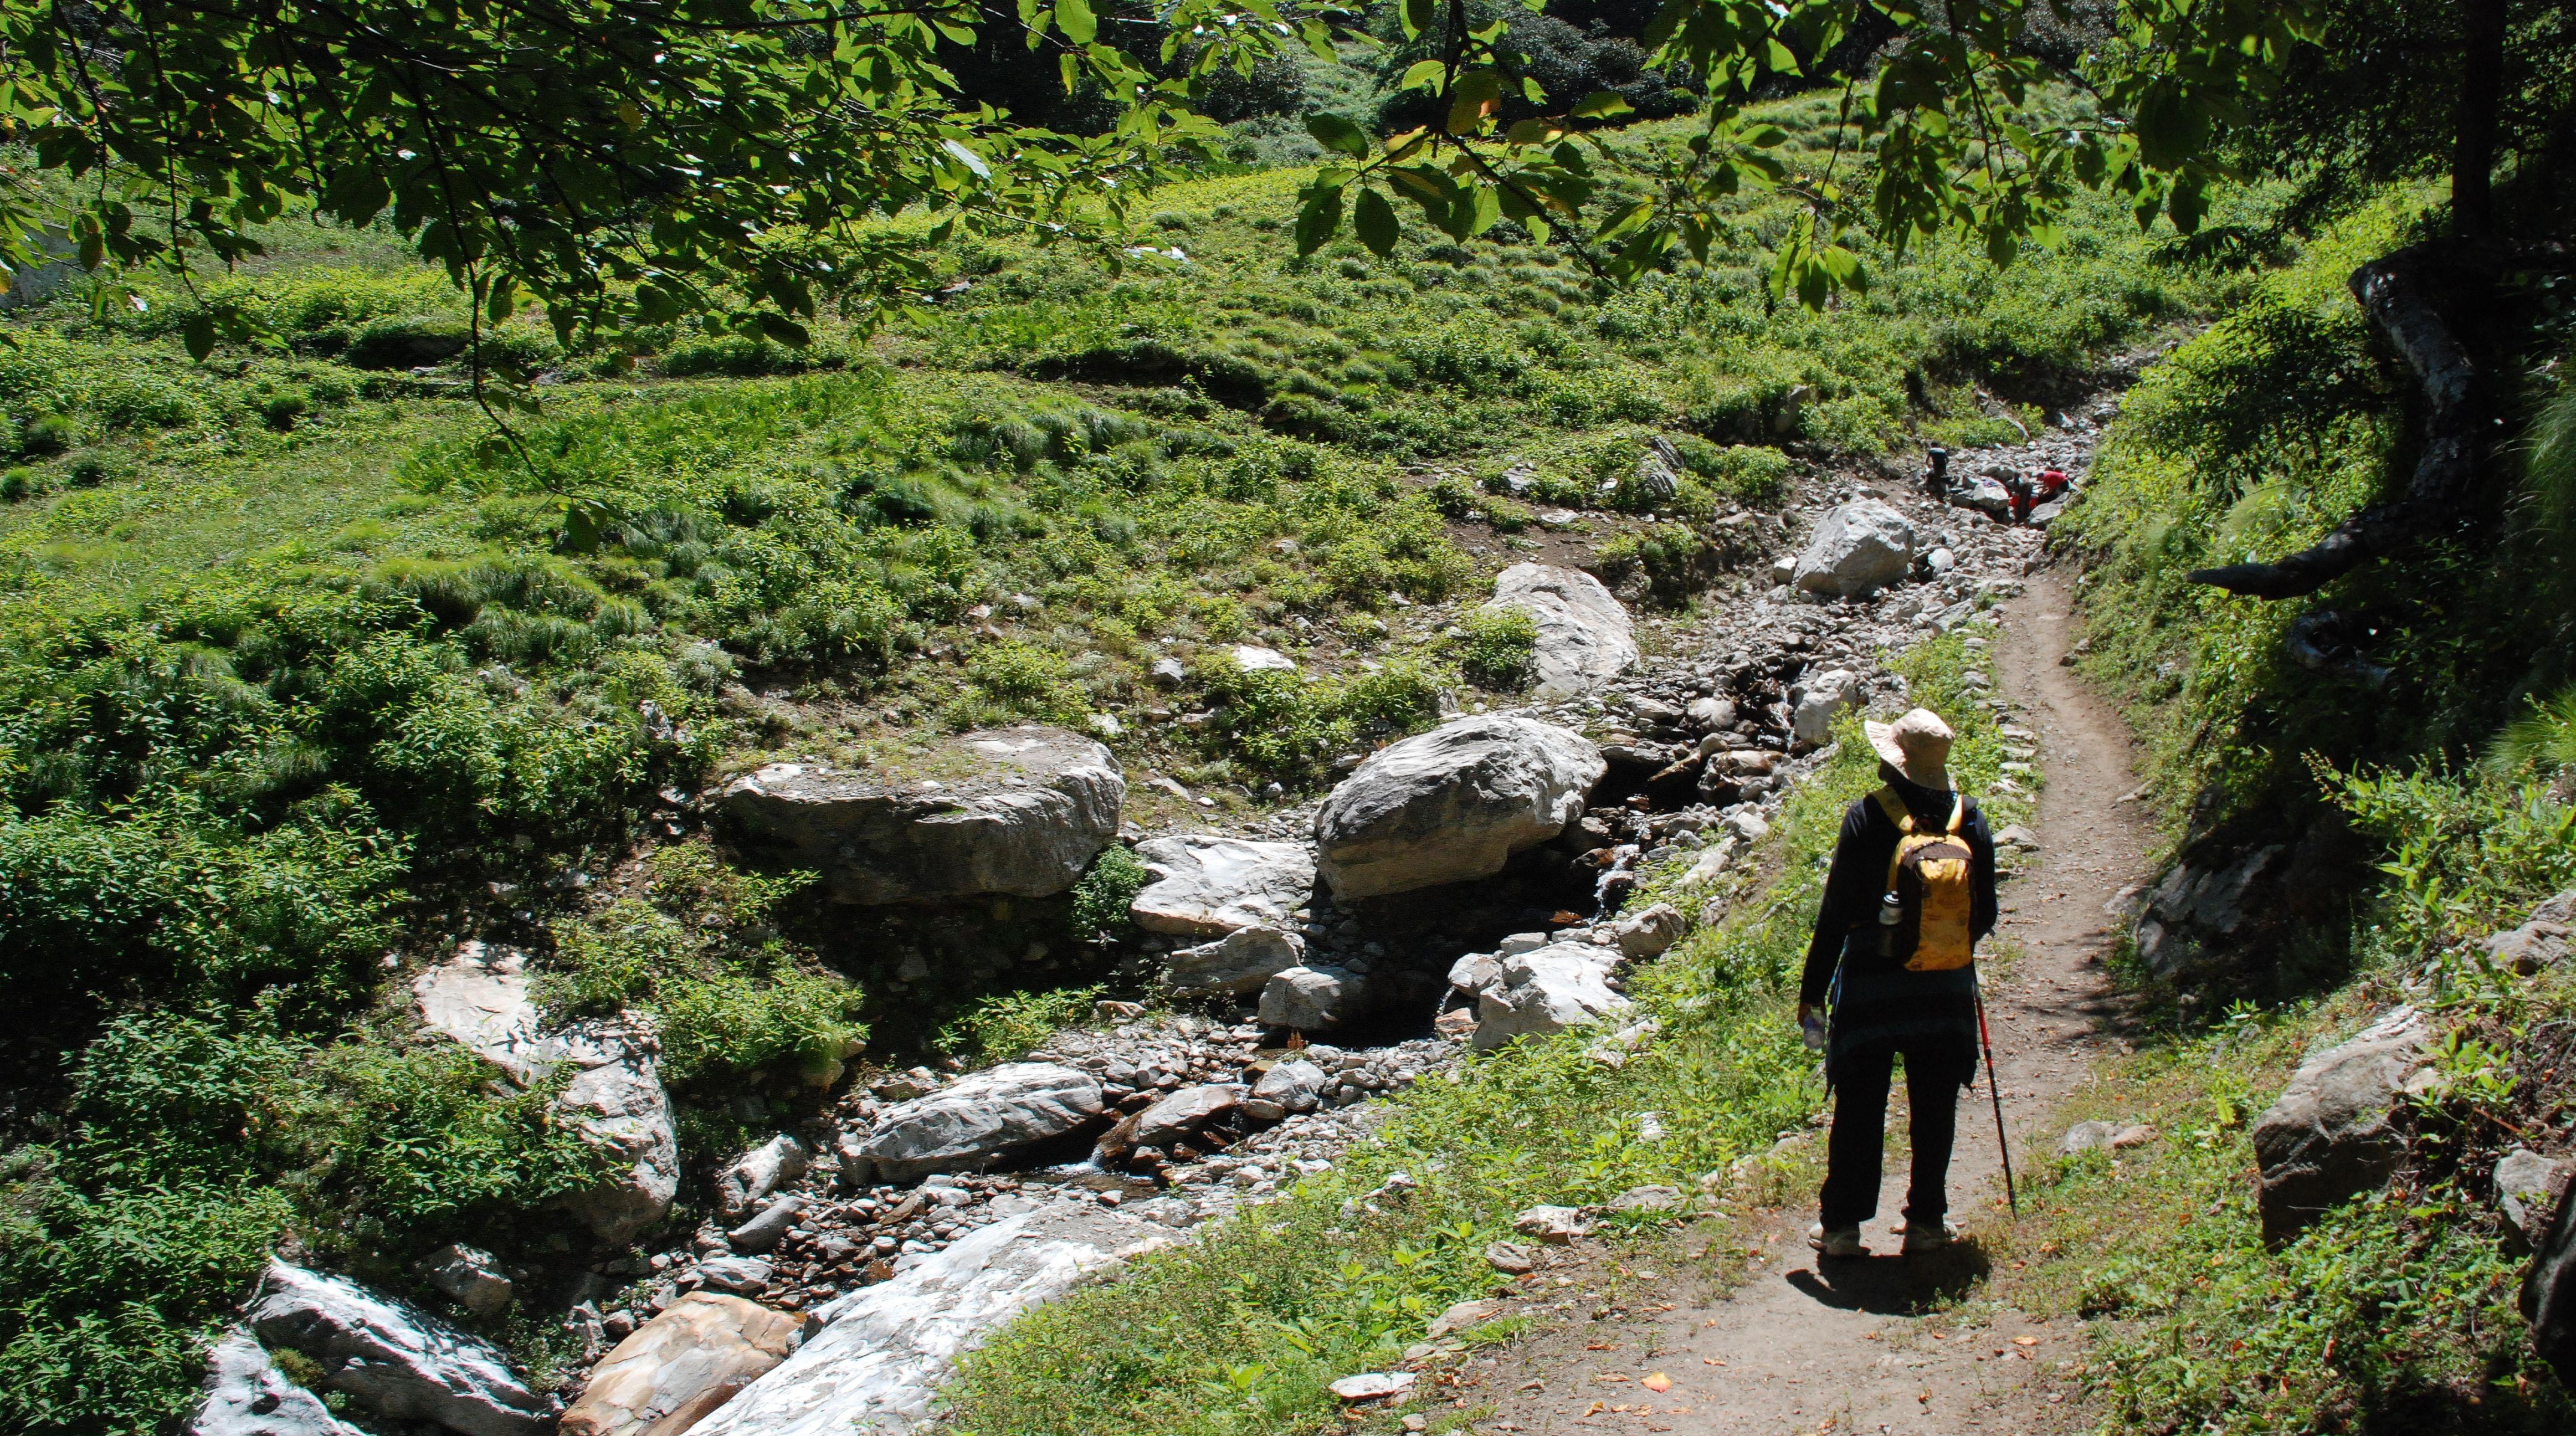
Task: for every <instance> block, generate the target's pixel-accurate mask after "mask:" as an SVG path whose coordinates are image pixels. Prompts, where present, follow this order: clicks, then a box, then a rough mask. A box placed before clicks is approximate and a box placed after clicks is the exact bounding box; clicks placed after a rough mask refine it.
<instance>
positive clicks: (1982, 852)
mask: <svg viewBox="0 0 2576 1436" xmlns="http://www.w3.org/2000/svg"><path fill="white" fill-rule="evenodd" d="M1878 776H1879V778H1880V780H1881V781H1882V782H1885V783H1886V784H1887V785H1888V786H1889V787H1891V788H1894V789H1895V790H1896V796H1897V797H1898V798H1899V799H1900V800H1902V801H1903V802H1904V804H1905V807H1906V810H1907V811H1908V812H1911V813H1912V814H1913V815H1914V825H1915V829H1916V831H1918V832H1922V831H1939V830H1940V829H1942V828H1943V827H1945V826H1947V825H1948V823H1949V821H1950V804H1951V801H1952V799H1953V797H1954V796H1955V795H1954V794H1952V793H1949V792H1947V791H1936V790H1934V789H1931V788H1926V787H1922V786H1920V785H1919V784H1916V783H1912V782H1909V781H1907V780H1906V779H1905V778H1904V777H1903V776H1902V775H1900V774H1899V773H1898V772H1897V771H1896V769H1895V768H1894V767H1893V766H1891V765H1889V764H1886V763H1881V764H1879V765H1878ZM1902 836H1903V834H1902V833H1900V832H1898V831H1897V827H1896V822H1895V820H1894V819H1892V818H1890V817H1888V816H1887V813H1886V812H1885V811H1884V810H1883V809H1881V808H1880V807H1879V805H1878V801H1877V799H1875V798H1868V797H1865V798H1862V799H1860V800H1858V801H1856V802H1854V803H1853V804H1852V805H1851V807H1849V808H1848V809H1846V810H1844V812H1843V830H1842V836H1841V837H1840V838H1838V839H1836V840H1835V843H1834V861H1833V866H1832V867H1830V868H1828V869H1827V870H1826V872H1825V898H1824V903H1823V905H1822V906H1821V908H1820V909H1819V910H1818V912H1817V913H1816V935H1815V937H1814V938H1813V939H1812V940H1811V941H1809V942H1808V944H1807V966H1806V970H1805V971H1804V972H1803V973H1802V974H1801V975H1800V977H1799V979H1798V1000H1799V1001H1800V1002H1803V1003H1808V1004H1810V1005H1814V1004H1820V1003H1822V1002H1823V1001H1824V1000H1825V994H1826V990H1827V989H1828V988H1829V987H1831V986H1832V984H1833V979H1834V965H1835V964H1836V963H1837V962H1840V961H1842V960H1844V959H1843V949H1844V946H1845V944H1846V942H1847V941H1848V939H1849V938H1850V936H1851V933H1852V930H1853V929H1854V928H1857V927H1859V926H1861V925H1862V924H1864V923H1874V922H1876V921H1877V920H1878V901H1879V897H1880V895H1881V894H1883V893H1885V892H1886V891H1887V864H1888V861H1889V860H1890V859H1892V858H1894V857H1895V856H1896V844H1897V841H1898V839H1899V838H1901V837H1902ZM1959 837H1960V839H1961V840H1962V841H1964V842H1965V843H1966V844H1967V845H1968V852H1969V854H1970V861H1969V864H1968V879H1969V884H1970V888H1969V900H1968V928H1969V932H1970V934H1971V936H1972V937H1974V938H1977V939H1982V938H1984V937H1985V935H1986V934H1987V933H1990V932H1992V931H1994V930H1995V917H1996V913H1997V910H1998V909H1997V904H1996V899H1995V840H1994V835H1993V834H1992V833H1990V832H1988V831H1987V830H1986V815H1985V813H1984V812H1983V811H1981V810H1980V809H1979V808H1978V807H1977V801H1976V799H1974V798H1971V799H1969V800H1968V811H1967V813H1966V815H1965V816H1964V817H1962V818H1961V819H1960V821H1959ZM1874 960H1875V961H1876V962H1879V963H1883V964H1885V966H1886V968H1887V969H1888V970H1889V971H1890V972H1903V971H1904V964H1903V963H1901V962H1899V961H1897V960H1896V959H1893V958H1879V959H1874ZM1852 961H1855V962H1865V961H1873V959H1871V958H1866V957H1854V958H1853V959H1852ZM1873 975H1875V974H1873Z"/></svg>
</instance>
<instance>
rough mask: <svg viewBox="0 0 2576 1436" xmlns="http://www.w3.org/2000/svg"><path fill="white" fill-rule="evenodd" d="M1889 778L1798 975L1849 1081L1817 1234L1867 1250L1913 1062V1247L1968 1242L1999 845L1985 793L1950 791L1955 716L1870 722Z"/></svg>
mask: <svg viewBox="0 0 2576 1436" xmlns="http://www.w3.org/2000/svg"><path fill="white" fill-rule="evenodd" d="M1862 726H1863V728H1864V730H1865V731H1866V732H1867V733H1868V735H1869V743H1870V746H1871V747H1872V748H1874V749H1876V750H1877V751H1878V756H1879V759H1880V762H1879V765H1878V775H1879V778H1880V779H1881V781H1883V782H1884V783H1885V784H1886V786H1885V787H1882V788H1880V789H1879V790H1878V791H1877V792H1875V793H1872V794H1870V795H1869V796H1868V797H1865V798H1862V799H1860V800H1859V801H1858V802H1855V803H1853V804H1852V805H1851V807H1850V808H1849V809H1848V810H1846V811H1845V812H1844V814H1843V830H1842V836H1841V838H1840V839H1839V840H1837V841H1836V843H1835V845H1834V860H1833V866H1832V868H1831V869H1830V870H1829V871H1828V872H1827V874H1826V876H1825V898H1824V906H1823V910H1822V911H1820V912H1819V913H1818V914H1817V915H1816V935H1815V939H1814V940H1813V941H1812V942H1810V943H1809V944H1808V945H1807V967H1806V972H1805V974H1804V975H1803V977H1802V978H1801V979H1800V981H1799V984H1798V1019H1799V1021H1800V1023H1801V1024H1807V1023H1809V1022H1810V1021H1811V1020H1812V1019H1814V1018H1816V1017H1818V1016H1822V1017H1824V1018H1825V1019H1826V1037H1825V1076H1826V1080H1827V1081H1828V1082H1829V1083H1830V1084H1831V1085H1832V1086H1833V1087H1834V1089H1835V1103H1834V1126H1833V1135H1832V1138H1831V1140H1830V1141H1829V1142H1828V1144H1827V1169H1826V1174H1825V1189H1824V1193H1823V1197H1822V1201H1821V1203H1820V1206H1821V1210H1820V1211H1819V1212H1818V1217H1819V1220H1818V1221H1817V1223H1816V1225H1815V1226H1814V1227H1812V1228H1810V1229H1809V1230H1808V1233H1807V1240H1808V1244H1809V1245H1811V1246H1813V1247H1815V1249H1816V1250H1817V1251H1819V1252H1821V1253H1823V1254H1824V1255H1826V1256H1829V1257H1848V1256H1863V1255H1866V1254H1867V1252H1866V1249H1865V1248H1863V1247H1862V1245H1861V1240H1860V1225H1861V1223H1862V1222H1865V1221H1867V1220H1869V1219H1870V1218H1871V1217H1872V1216H1875V1215H1876V1214H1877V1212H1878V1181H1879V1155H1880V1144H1881V1140H1882V1134H1883V1132H1884V1131H1885V1128H1886V1123H1887V1092H1888V1086H1889V1083H1890V1082H1891V1081H1892V1080H1893V1077H1894V1071H1895V1065H1896V1060H1897V1059H1898V1058H1899V1057H1902V1058H1904V1059H1905V1091H1906V1101H1907V1105H1908V1106H1909V1107H1910V1108H1911V1109H1912V1133H1913V1142H1914V1183H1913V1187H1912V1190H1910V1191H1909V1192H1908V1193H1907V1194H1906V1199H1905V1250H1907V1251H1908V1252H1921V1251H1932V1250H1936V1249H1938V1248H1940V1247H1943V1246H1946V1245H1948V1244H1949V1243H1950V1242H1952V1241H1954V1240H1956V1239H1957V1237H1958V1235H1959V1231H1958V1228H1957V1227H1954V1226H1952V1225H1951V1224H1950V1223H1949V1221H1948V1220H1947V1216H1948V1210H1949V1197H1948V1194H1947V1193H1946V1192H1945V1191H1944V1190H1943V1188H1944V1184H1945V1181H1946V1179H1947V1178H1948V1175H1949V1171H1950V1139H1951V1136H1952V1135H1953V1133H1954V1131H1955V1130H1956V1128H1957V1126H1958V1106H1959V1092H1960V1090H1961V1089H1962V1088H1964V1087H1966V1086H1967V1085H1968V1084H1969V1082H1971V1081H1972V1080H1973V1079H1974V1078H1975V1075H1976V1061H1977V988H1976V982H1977V969H1976V959H1975V947H1976V943H1977V940H1978V939H1980V938H1982V937H1984V936H1985V935H1986V934H1987V933H1989V932H1991V931H1993V930H1994V926H1995V844H1994V838H1993V837H1992V835H1990V834H1989V833H1988V832H1987V831H1986V819H1985V815H1984V814H1983V813H1981V812H1979V811H1978V810H1977V805H1976V802H1975V800H1973V799H1971V798H1969V797H1967V796H1966V795H1964V794H1961V793H1958V792H1955V791H1953V790H1952V789H1951V786H1950V773H1949V761H1950V744H1951V740H1952V734H1951V732H1950V725H1948V724H1946V723H1944V722H1942V721H1941V719H1940V717H1939V715H1937V714H1935V713H1933V712H1932V711H1930V710H1929V709H1924V708H1917V709H1915V710H1914V711H1913V712H1911V713H1908V714H1906V715H1905V716H1904V717H1902V718H1899V719H1897V720H1896V721H1895V722H1893V723H1867V724H1864V725H1862Z"/></svg>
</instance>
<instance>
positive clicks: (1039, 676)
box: [953, 642, 1090, 727]
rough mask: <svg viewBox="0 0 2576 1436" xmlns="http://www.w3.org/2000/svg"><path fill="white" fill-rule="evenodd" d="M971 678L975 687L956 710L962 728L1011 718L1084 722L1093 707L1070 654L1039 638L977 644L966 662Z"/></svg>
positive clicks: (969, 681)
mask: <svg viewBox="0 0 2576 1436" xmlns="http://www.w3.org/2000/svg"><path fill="white" fill-rule="evenodd" d="M966 679H967V682H968V684H969V685H971V686H970V687H969V688H968V690H967V692H966V693H965V694H964V695H962V696H961V698H960V700H959V702H958V704H957V705H955V712H954V715H953V716H954V719H955V721H957V723H958V724H959V726H961V727H977V726H981V725H983V724H985V723H988V722H992V721H995V720H997V719H1008V718H1043V719H1047V720H1049V721H1051V722H1057V723H1079V722H1081V721H1082V717H1083V714H1084V713H1086V712H1087V711H1088V710H1089V708H1090V705H1089V704H1088V703H1086V702H1085V701H1084V700H1083V696H1082V690H1081V689H1080V688H1079V687H1078V686H1077V685H1076V684H1075V683H1074V681H1073V665H1072V664H1071V663H1070V662H1069V661H1067V660H1066V658H1065V657H1064V655H1062V654H1060V653H1055V652H1052V651H1050V650H1048V649H1044V648H1040V647H1038V646H1037V645H1036V644H1033V643H1018V642H1005V643H993V644H987V645H985V646H984V647H981V648H978V649H976V650H975V656H974V657H972V658H970V659H968V660H967V661H966Z"/></svg>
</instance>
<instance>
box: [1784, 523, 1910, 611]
mask: <svg viewBox="0 0 2576 1436" xmlns="http://www.w3.org/2000/svg"><path fill="white" fill-rule="evenodd" d="M1920 547H1921V546H1920V544H1919V543H1918V542H1917V540H1916V538H1915V534H1914V525H1912V524H1911V523H1908V522H1907V521H1906V518H1905V515H1903V514H1900V513H1898V512H1897V511H1896V510H1894V509H1892V508H1889V507H1888V506H1887V505H1885V504H1883V503H1880V502H1879V501H1878V500H1876V499H1860V500H1856V501H1854V502H1852V503H1847V504H1843V505H1840V506H1839V507H1837V508H1835V509H1834V510H1833V511H1832V512H1831V513H1828V514H1826V515H1825V517H1824V520H1823V521H1822V522H1821V523H1818V524H1817V525H1816V531H1815V534H1814V536H1813V537H1811V538H1810V539H1808V540H1807V547H1806V549H1805V551H1803V552H1801V553H1800V554H1799V555H1798V563H1797V567H1796V568H1795V570H1793V572H1792V574H1791V576H1790V580H1789V581H1790V583H1791V584H1792V585H1793V586H1795V587H1796V588H1797V589H1799V590H1800V591H1801V592H1805V593H1823V594H1833V595H1836V596H1839V597H1844V598H1857V597H1859V596H1861V595H1863V594H1869V593H1876V592H1877V591H1878V590H1880V589H1882V588H1885V587H1887V586H1888V585H1890V584H1893V583H1899V582H1902V581H1903V580H1904V578H1905V576H1906V574H1908V573H1910V572H1912V571H1913V568H1914V555H1915V554H1916V553H1917V552H1918V551H1919V550H1920Z"/></svg>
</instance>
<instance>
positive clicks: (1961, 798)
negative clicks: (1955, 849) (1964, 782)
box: [1949, 793, 1968, 838]
mask: <svg viewBox="0 0 2576 1436" xmlns="http://www.w3.org/2000/svg"><path fill="white" fill-rule="evenodd" d="M1967 816H1968V795H1967V794H1965V793H1961V794H1959V795H1958V796H1957V797H1955V798H1952V799H1951V800H1950V827H1949V833H1950V836H1952V837H1954V838H1955V837H1957V836H1958V835H1959V823H1960V821H1961V820H1962V819H1965V818H1966V817H1967Z"/></svg>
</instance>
